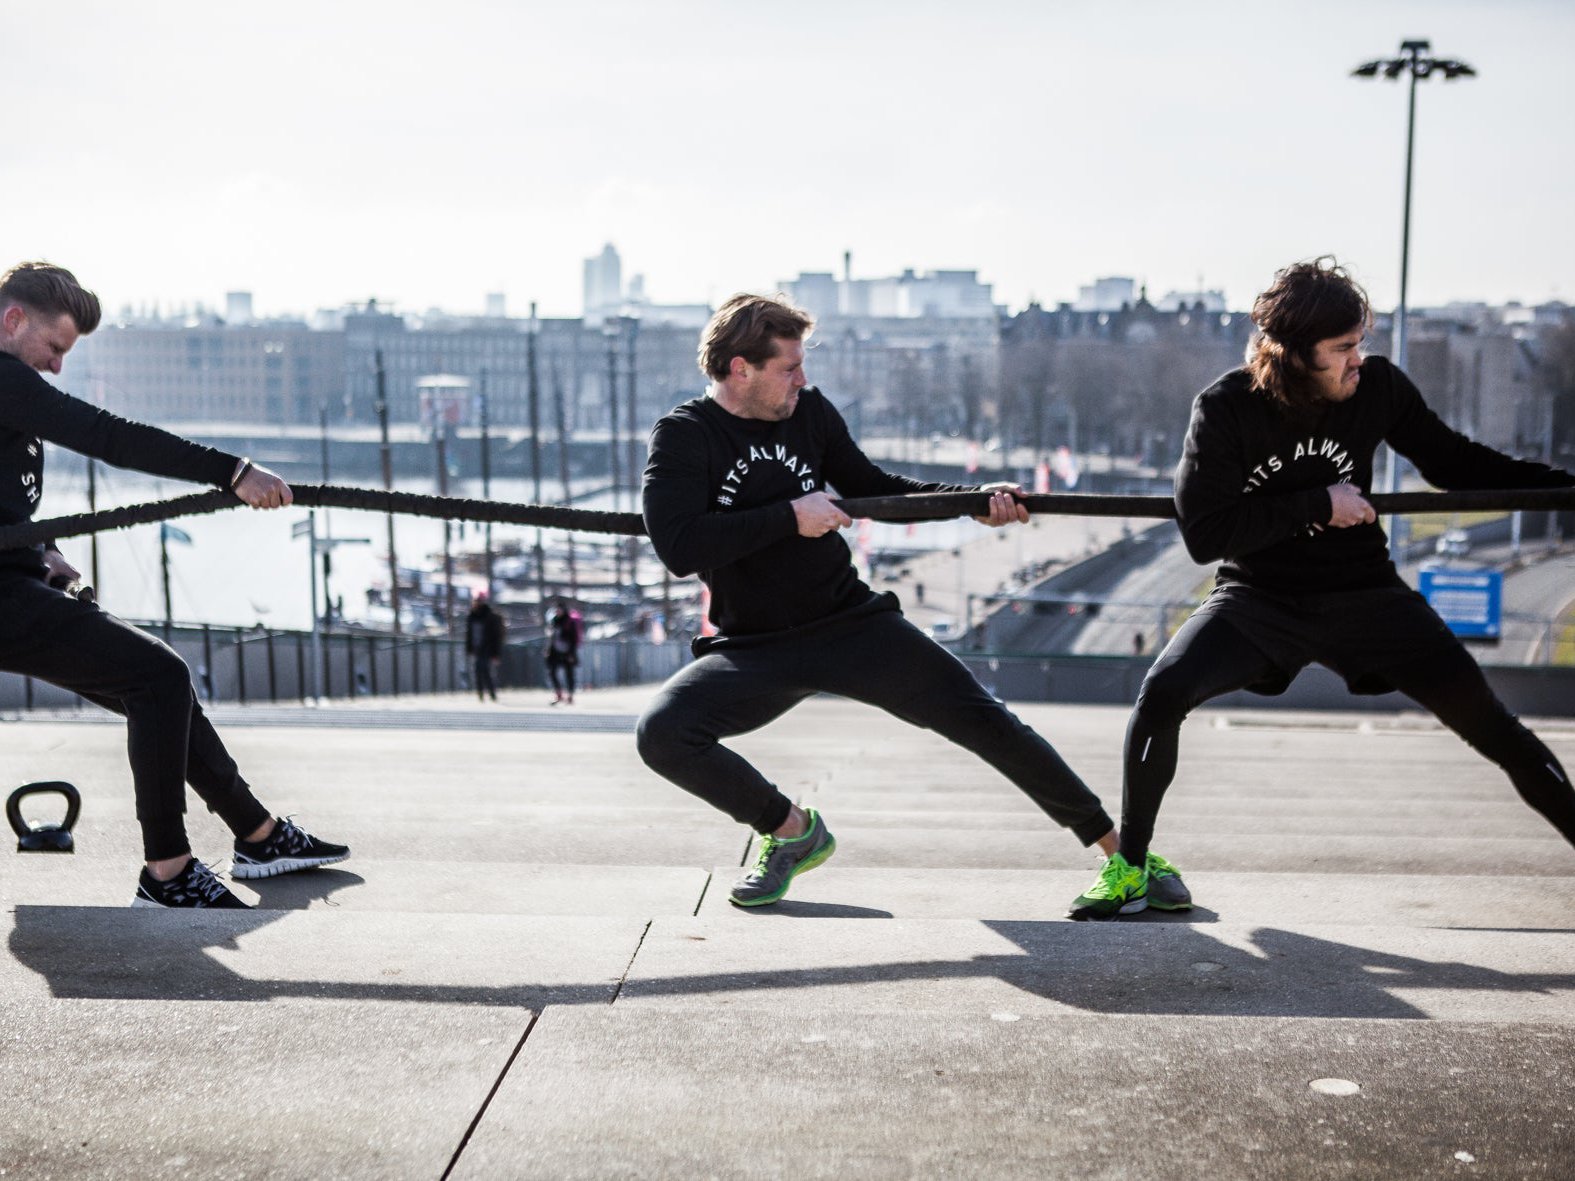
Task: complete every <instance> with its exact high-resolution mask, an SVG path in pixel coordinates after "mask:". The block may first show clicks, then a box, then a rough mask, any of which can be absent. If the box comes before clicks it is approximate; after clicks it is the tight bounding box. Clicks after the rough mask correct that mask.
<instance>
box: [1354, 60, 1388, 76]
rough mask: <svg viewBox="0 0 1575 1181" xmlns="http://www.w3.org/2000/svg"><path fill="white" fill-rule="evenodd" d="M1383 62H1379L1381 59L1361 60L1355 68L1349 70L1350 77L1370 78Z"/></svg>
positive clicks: (1375, 73)
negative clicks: (1373, 60) (1372, 60)
mask: <svg viewBox="0 0 1575 1181" xmlns="http://www.w3.org/2000/svg"><path fill="white" fill-rule="evenodd" d="M1383 64H1384V63H1383V62H1381V61H1376V62H1363V63H1362V64H1361V65H1359V66H1357V67H1356V69H1354V70H1352V71H1351V77H1353V78H1372V77H1374V76H1376V75H1377V73H1378V67H1379V66H1381V65H1383Z"/></svg>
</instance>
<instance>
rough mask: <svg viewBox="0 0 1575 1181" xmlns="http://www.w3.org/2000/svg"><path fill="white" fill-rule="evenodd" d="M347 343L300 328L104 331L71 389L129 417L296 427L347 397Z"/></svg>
mask: <svg viewBox="0 0 1575 1181" xmlns="http://www.w3.org/2000/svg"><path fill="white" fill-rule="evenodd" d="M344 372H345V340H344V337H343V335H341V334H338V333H324V332H313V331H312V330H311V329H309V328H308V327H307V326H306V325H305V324H304V323H301V322H299V321H269V322H263V323H257V322H249V323H245V324H242V325H238V326H231V325H227V324H224V323H222V322H219V321H216V320H213V319H211V318H209V319H207V320H206V321H199V322H196V323H189V324H188V323H184V322H182V323H178V324H155V325H149V324H139V325H122V324H116V323H106V324H104V325H103V326H102V327H101V328H99V330H98V331H97V332H94V333H93V334H91V335H90V336H85V337H83V338H82V341H81V342H80V343H79V344H78V346H77V348H76V349H75V350H73V351H72V353H71V355H70V357H69V358H68V360H67V363H66V369H65V370H64V372H63V376H64V379H65V385H66V388H68V389H70V390H72V391H73V392H75V393H77V394H79V395H80V396H82V397H85V398H87V399H89V400H90V401H93V402H95V403H96V404H98V405H101V406H104V407H105V408H107V409H109V410H113V411H114V412H115V413H117V414H121V415H125V416H127V417H131V418H142V419H151V420H153V421H157V422H177V423H179V422H199V421H208V420H219V419H222V420H225V421H231V422H247V423H255V424H258V425H266V426H291V425H294V424H297V423H303V422H315V421H316V420H317V414H318V407H319V406H320V405H322V404H324V403H333V402H337V401H338V399H339V398H340V396H341V394H342V392H343V384H344Z"/></svg>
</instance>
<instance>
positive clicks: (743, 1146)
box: [453, 1001, 1575, 1181]
mask: <svg viewBox="0 0 1575 1181" xmlns="http://www.w3.org/2000/svg"><path fill="white" fill-rule="evenodd" d="M1572 1055H1575V1033H1572V1032H1571V1031H1570V1030H1565V1029H1540V1028H1539V1029H1516V1028H1511V1027H1505V1026H1497V1025H1450V1026H1438V1025H1430V1024H1428V1023H1426V1022H1403V1021H1397V1022H1368V1023H1363V1024H1362V1025H1360V1026H1356V1025H1353V1024H1352V1023H1350V1022H1343V1021H1306V1020H1250V1019H1240V1018H1227V1019H1217V1020H1211V1021H1206V1022H1177V1021H1167V1020H1164V1019H1162V1018H1142V1017H1125V1018H1108V1017H1061V1018H1046V1017H1037V1016H1020V1015H1019V1014H1018V1013H1014V1012H1008V1011H1004V1010H1003V1011H1001V1012H998V1013H997V1014H994V1015H993V1016H992V1015H991V1014H987V1013H973V1014H956V1015H942V1014H935V1013H922V1012H913V1011H904V1012H900V1013H889V1012H888V1013H871V1012H856V1011H848V1010H837V1011H827V1010H824V1009H820V1008H818V1007H816V1006H814V1005H813V1004H805V1003H803V1001H799V1002H797V1003H790V1004H783V1005H780V1006H777V1007H775V1008H774V1009H772V1010H771V1011H764V1012H763V1011H739V1010H732V1009H726V1008H718V1007H716V1006H710V1007H707V1008H705V1009H678V1008H675V1009H669V1010H652V1009H634V1008H627V1007H625V1006H623V1005H619V1006H617V1007H615V1008H613V1009H610V1010H599V1009H574V1010H569V1009H557V1008H554V1009H551V1010H549V1011H548V1012H547V1013H545V1014H544V1015H543V1016H542V1018H541V1020H540V1021H539V1022H538V1023H537V1025H536V1027H535V1029H534V1030H533V1031H532V1033H531V1035H530V1037H529V1039H528V1040H527V1041H526V1043H525V1049H524V1051H523V1052H522V1053H521V1055H520V1057H519V1058H518V1059H517V1060H516V1062H515V1064H514V1067H513V1069H511V1070H510V1072H509V1074H508V1077H507V1078H506V1079H505V1080H504V1082H503V1085H502V1087H501V1088H500V1089H499V1091H498V1094H497V1095H496V1097H495V1098H494V1100H493V1102H492V1104H491V1106H490V1107H489V1108H488V1109H487V1113H486V1115H485V1117H484V1118H483V1119H482V1121H481V1123H480V1125H479V1127H478V1128H477V1131H476V1135H475V1136H474V1138H473V1139H472V1140H471V1141H470V1143H469V1145H468V1146H467V1147H466V1149H465V1151H464V1153H462V1154H461V1156H460V1158H459V1163H458V1167H457V1168H456V1170H455V1172H454V1174H453V1175H454V1177H455V1178H464V1179H479V1178H489V1179H490V1178H494V1177H520V1178H551V1179H554V1181H578V1179H582V1178H583V1179H586V1181H590V1179H596V1181H601V1179H603V1178H608V1177H641V1178H683V1179H686V1181H687V1179H689V1178H693V1177H697V1176H707V1177H808V1178H851V1177H857V1178H860V1179H861V1181H862V1179H865V1178H869V1179H872V1181H885V1179H888V1178H890V1179H897V1178H903V1179H907V1178H914V1177H989V1178H1003V1179H1007V1181H1016V1179H1018V1178H1023V1179H1032V1181H1042V1179H1043V1178H1046V1177H1078V1178H1090V1179H1095V1181H1129V1179H1130V1178H1133V1177H1174V1178H1203V1177H1207V1178H1211V1179H1217V1181H1238V1179H1240V1181H1248V1179H1250V1181H1260V1179H1262V1178H1265V1177H1270V1178H1291V1177H1295V1178H1342V1179H1343V1178H1351V1179H1358V1178H1361V1179H1366V1178H1372V1177H1450V1176H1455V1175H1457V1174H1458V1175H1461V1176H1466V1175H1469V1176H1486V1177H1498V1178H1508V1177H1534V1176H1546V1177H1554V1176H1559V1175H1561V1174H1562V1172H1563V1171H1564V1169H1565V1167H1566V1166H1567V1164H1568V1161H1569V1149H1570V1143H1571V1140H1570V1135H1571V1133H1570V1114H1569V1089H1568V1088H1569V1074H1568V1064H1569V1061H1570V1059H1571V1057H1572ZM1328 1077H1334V1078H1340V1079H1345V1080H1349V1081H1351V1082H1354V1083H1355V1084H1357V1086H1359V1087H1360V1092H1359V1093H1358V1094H1356V1095H1354V1096H1351V1097H1339V1096H1332V1095H1327V1094H1320V1093H1318V1092H1316V1091H1313V1090H1312V1089H1311V1088H1310V1087H1309V1084H1310V1083H1311V1082H1312V1081H1313V1080H1315V1079H1321V1078H1328ZM1460 1153H1464V1154H1466V1155H1465V1156H1464V1157H1462V1156H1459V1155H1457V1154H1460ZM1466 1160H1469V1161H1471V1162H1474V1163H1473V1164H1471V1165H1469V1166H1468V1165H1467V1164H1465V1163H1463V1162H1465V1161H1466Z"/></svg>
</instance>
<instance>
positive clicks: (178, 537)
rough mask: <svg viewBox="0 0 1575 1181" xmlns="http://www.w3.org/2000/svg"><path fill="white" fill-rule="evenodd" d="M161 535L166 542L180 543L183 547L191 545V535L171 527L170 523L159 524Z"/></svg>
mask: <svg viewBox="0 0 1575 1181" xmlns="http://www.w3.org/2000/svg"><path fill="white" fill-rule="evenodd" d="M159 535H160V536H161V537H162V538H163V539H164V540H165V541H167V542H168V541H178V542H180V544H181V545H191V544H192V540H191V534H190V533H187V532H186V530H184V529H181V528H179V527H178V526H175V525H171V524H170V523H169V522H168V521H160V522H159Z"/></svg>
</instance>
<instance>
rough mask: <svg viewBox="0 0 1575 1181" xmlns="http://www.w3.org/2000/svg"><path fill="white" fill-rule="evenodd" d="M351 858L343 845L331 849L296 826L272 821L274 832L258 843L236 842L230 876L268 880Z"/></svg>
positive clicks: (326, 843) (325, 842)
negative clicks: (282, 874) (283, 874)
mask: <svg viewBox="0 0 1575 1181" xmlns="http://www.w3.org/2000/svg"><path fill="white" fill-rule="evenodd" d="M349 856H350V850H349V848H347V847H346V846H344V845H330V844H329V843H328V842H327V841H320V840H318V839H317V838H316V837H314V836H313V835H312V834H311V833H309V832H307V831H306V830H305V829H304V828H301V827H300V826H299V825H296V824H292V823H291V822H290V821H288V820H275V821H274V826H273V832H271V833H270V834H269V835H268V836H267V838H266V839H264V840H261V841H239V840H238V841H236V842H235V862H234V865H233V866H232V867H231V869H230V876H231V877H235V878H242V879H244V878H271V877H276V876H278V875H279V874H281V873H294V872H295V871H296V870H298V869H316V868H317V867H318V866H320V865H332V864H333V863H334V862H336V861H343V860H345V858H347V857H349Z"/></svg>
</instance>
